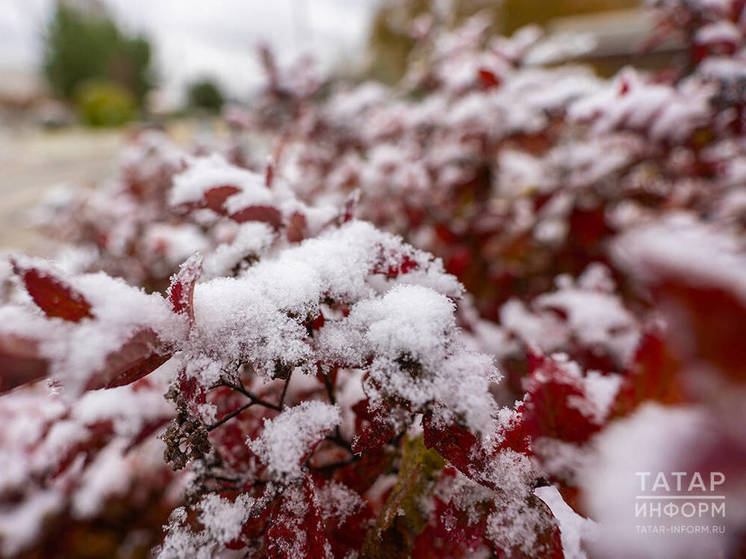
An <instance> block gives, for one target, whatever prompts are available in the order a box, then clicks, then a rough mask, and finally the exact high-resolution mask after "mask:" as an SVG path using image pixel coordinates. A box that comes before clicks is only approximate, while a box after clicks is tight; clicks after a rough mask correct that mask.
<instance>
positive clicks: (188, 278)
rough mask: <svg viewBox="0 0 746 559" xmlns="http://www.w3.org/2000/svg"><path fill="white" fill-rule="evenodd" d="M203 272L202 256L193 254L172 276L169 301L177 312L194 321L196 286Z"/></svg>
mask: <svg viewBox="0 0 746 559" xmlns="http://www.w3.org/2000/svg"><path fill="white" fill-rule="evenodd" d="M201 274H202V257H201V256H200V255H199V254H195V255H194V256H191V257H190V258H189V259H188V260H187V261H186V262H184V263H183V264H182V265H181V267H180V268H179V271H178V272H177V273H176V274H175V275H174V276H173V277H172V278H171V285H170V287H169V288H168V293H167V295H168V301H169V302H170V303H171V308H172V309H173V310H174V312H175V313H184V314H186V315H187V316H188V317H189V322H194V286H195V284H196V283H197V280H198V279H199V277H200V275H201Z"/></svg>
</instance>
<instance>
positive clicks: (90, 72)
mask: <svg viewBox="0 0 746 559" xmlns="http://www.w3.org/2000/svg"><path fill="white" fill-rule="evenodd" d="M97 6H99V5H98V4H97ZM150 59H151V48H150V43H149V42H148V40H147V39H146V38H144V37H142V36H139V35H135V36H132V35H127V34H125V33H124V32H123V31H122V30H120V29H119V28H118V27H117V25H116V23H115V22H114V21H113V20H112V19H111V17H109V15H108V14H107V13H106V11H105V10H104V9H102V8H100V9H97V10H83V9H81V8H80V7H79V6H76V5H73V4H72V3H70V2H62V1H59V2H58V3H57V9H56V11H55V13H54V16H53V17H52V20H51V21H50V23H49V26H48V28H47V30H46V34H45V52H44V73H45V75H46V78H47V80H48V81H49V84H50V86H51V87H52V90H53V91H54V92H55V93H56V94H57V95H59V96H60V97H62V98H63V99H67V100H74V99H75V97H76V95H77V89H78V88H79V87H80V86H81V85H82V84H83V83H85V82H86V81H89V80H104V81H110V82H113V83H116V84H118V85H119V86H121V87H123V88H125V89H126V90H128V91H129V92H130V93H131V94H132V96H133V97H134V99H135V101H136V103H137V104H138V105H142V103H143V101H144V99H145V94H146V93H147V92H148V90H149V89H150V88H151V86H152V83H153V76H152V72H151V69H150Z"/></svg>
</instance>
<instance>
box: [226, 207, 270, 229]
mask: <svg viewBox="0 0 746 559" xmlns="http://www.w3.org/2000/svg"><path fill="white" fill-rule="evenodd" d="M229 217H230V218H231V219H232V220H233V221H235V222H237V223H246V222H247V221H261V222H262V223H267V224H268V225H271V226H272V227H274V228H275V229H279V228H280V226H282V214H281V213H280V210H278V209H277V208H273V207H272V206H248V207H246V208H243V209H241V210H238V211H237V212H235V213H232V214H230V215H229Z"/></svg>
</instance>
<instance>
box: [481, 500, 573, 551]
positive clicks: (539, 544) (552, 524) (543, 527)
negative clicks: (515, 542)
mask: <svg viewBox="0 0 746 559" xmlns="http://www.w3.org/2000/svg"><path fill="white" fill-rule="evenodd" d="M525 507H526V508H528V509H532V510H533V511H535V512H537V513H538V516H539V518H538V519H537V524H536V526H535V527H536V531H537V533H536V541H535V542H534V545H533V548H532V549H531V550H524V549H523V548H522V547H521V548H518V547H515V546H514V547H507V546H505V545H504V544H502V542H499V541H492V540H490V543H491V544H492V548H493V550H494V551H495V553H496V554H497V556H498V557H500V558H505V559H534V558H536V557H541V558H542V559H564V557H565V554H564V552H563V551H562V540H561V538H560V530H559V526H558V525H557V520H556V519H555V518H554V515H553V514H552V511H550V510H549V507H548V506H547V505H546V503H544V501H542V500H541V499H539V498H538V497H536V496H535V495H531V496H529V498H528V499H527V500H526V502H525ZM524 514H529V513H528V512H525V513H524ZM505 520H506V522H508V523H510V522H511V520H512V519H510V518H506V519H505ZM504 529H505V530H512V529H513V527H512V526H505V527H504ZM500 531H501V530H497V531H496V533H498V534H499V533H500Z"/></svg>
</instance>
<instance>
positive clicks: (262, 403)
mask: <svg viewBox="0 0 746 559" xmlns="http://www.w3.org/2000/svg"><path fill="white" fill-rule="evenodd" d="M224 384H225V386H227V387H228V388H232V389H233V390H235V391H236V392H240V393H241V394H243V395H244V396H246V397H247V398H248V399H249V400H251V401H252V402H253V403H255V404H257V405H259V406H264V407H265V408H269V409H271V410H275V411H282V408H281V407H280V406H278V405H277V404H273V403H272V402H268V401H267V400H264V399H262V398H260V397H259V396H257V395H256V394H253V393H251V392H249V391H248V390H246V388H245V387H244V386H243V385H237V384H231V383H230V382H224Z"/></svg>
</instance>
